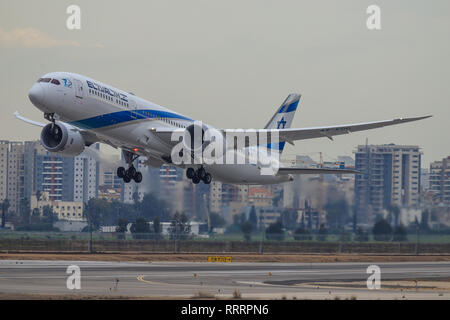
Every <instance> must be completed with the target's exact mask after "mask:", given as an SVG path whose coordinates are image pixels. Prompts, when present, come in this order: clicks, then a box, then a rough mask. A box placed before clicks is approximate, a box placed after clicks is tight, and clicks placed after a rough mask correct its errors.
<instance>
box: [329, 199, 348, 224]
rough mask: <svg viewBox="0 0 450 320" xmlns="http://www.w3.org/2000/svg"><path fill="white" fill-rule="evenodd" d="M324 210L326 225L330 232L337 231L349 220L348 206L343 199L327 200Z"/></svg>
mask: <svg viewBox="0 0 450 320" xmlns="http://www.w3.org/2000/svg"><path fill="white" fill-rule="evenodd" d="M324 209H325V210H326V219H327V224H328V226H330V228H331V229H332V230H339V229H340V227H341V226H343V225H344V224H345V222H346V221H347V220H348V218H349V205H348V203H347V200H345V198H338V199H328V202H327V203H326V205H325V207H324Z"/></svg>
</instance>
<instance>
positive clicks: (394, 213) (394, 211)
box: [390, 205, 400, 226]
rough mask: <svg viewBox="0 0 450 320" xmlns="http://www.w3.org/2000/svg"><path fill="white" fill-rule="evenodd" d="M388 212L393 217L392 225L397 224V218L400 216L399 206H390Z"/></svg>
mask: <svg viewBox="0 0 450 320" xmlns="http://www.w3.org/2000/svg"><path fill="white" fill-rule="evenodd" d="M390 209H391V210H390V213H391V215H392V217H393V219H394V226H398V220H399V217H400V208H399V207H398V206H396V205H393V206H391V208H390Z"/></svg>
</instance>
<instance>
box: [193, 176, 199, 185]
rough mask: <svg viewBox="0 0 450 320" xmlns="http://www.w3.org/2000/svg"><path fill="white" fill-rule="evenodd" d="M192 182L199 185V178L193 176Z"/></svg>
mask: <svg viewBox="0 0 450 320" xmlns="http://www.w3.org/2000/svg"><path fill="white" fill-rule="evenodd" d="M192 182H193V183H194V184H199V183H200V178H199V177H198V176H197V175H195V176H194V177H193V178H192Z"/></svg>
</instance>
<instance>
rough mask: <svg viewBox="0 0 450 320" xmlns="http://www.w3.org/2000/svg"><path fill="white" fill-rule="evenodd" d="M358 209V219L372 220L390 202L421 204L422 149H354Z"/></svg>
mask: <svg viewBox="0 0 450 320" xmlns="http://www.w3.org/2000/svg"><path fill="white" fill-rule="evenodd" d="M355 156H356V158H355V169H356V170H357V171H360V172H361V174H357V175H356V177H355V210H356V218H357V222H358V223H369V222H372V220H373V218H375V216H376V215H377V214H382V213H383V211H384V210H389V209H390V207H391V206H394V205H395V206H399V207H414V206H417V205H418V204H419V200H420V198H419V195H420V194H419V193H420V174H421V173H420V165H421V152H420V150H419V147H418V146H406V145H394V144H386V145H359V146H358V147H357V150H356V151H355Z"/></svg>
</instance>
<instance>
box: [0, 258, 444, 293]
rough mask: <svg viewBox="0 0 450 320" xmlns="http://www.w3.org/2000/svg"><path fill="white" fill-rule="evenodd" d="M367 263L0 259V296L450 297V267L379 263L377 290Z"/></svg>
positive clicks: (442, 265) (414, 263) (409, 263)
mask: <svg viewBox="0 0 450 320" xmlns="http://www.w3.org/2000/svg"><path fill="white" fill-rule="evenodd" d="M70 265H76V266H78V267H79V268H80V272H81V277H80V281H81V289H79V290H77V289H73V290H69V289H68V288H67V284H66V283H67V279H68V277H69V276H70V274H68V273H67V268H68V266H70ZM370 265H371V264H370V263H234V262H232V263H213V262H211V263H206V262H205V263H193V262H98V261H40V260H33V261H31V260H30V261H25V260H0V293H2V294H3V296H6V297H8V295H11V296H16V295H20V294H32V295H61V296H67V295H69V296H70V295H74V296H80V297H86V296H94V297H102V298H103V297H115V298H117V297H143V298H168V299H171V298H175V299H176V298H192V297H194V296H195V295H200V297H204V298H205V297H207V296H209V295H211V296H213V297H216V298H226V299H229V298H231V297H232V296H233V292H235V291H238V292H240V294H241V296H242V298H256V299H258V298H263V299H284V298H287V299H350V298H353V299H355V298H356V299H450V280H449V279H450V262H405V263H377V264H376V265H378V266H379V267H380V269H381V288H380V289H378V290H369V289H368V288H367V286H366V282H367V278H368V277H369V276H370V274H368V273H367V267H368V266H370ZM414 280H418V282H417V283H415V282H414ZM395 281H399V282H401V283H403V287H402V286H399V287H398V286H395ZM438 282H439V283H440V286H438V287H436V286H435V284H436V283H438ZM404 283H406V286H405V285H404ZM414 283H415V288H413V286H414ZM392 284H394V286H392Z"/></svg>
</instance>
